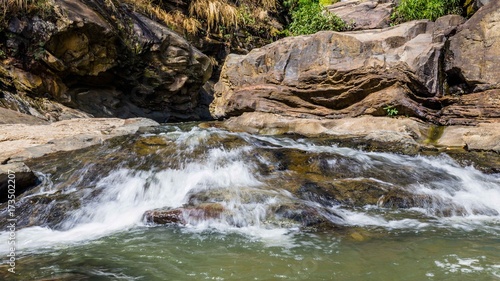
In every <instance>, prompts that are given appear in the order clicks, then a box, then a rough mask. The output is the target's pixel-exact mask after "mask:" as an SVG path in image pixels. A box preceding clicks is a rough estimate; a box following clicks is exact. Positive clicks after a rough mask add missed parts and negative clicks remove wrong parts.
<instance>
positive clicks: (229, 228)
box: [0, 127, 500, 280]
mask: <svg viewBox="0 0 500 281" xmlns="http://www.w3.org/2000/svg"><path fill="white" fill-rule="evenodd" d="M139 144H140V145H139ZM143 144H146V145H143ZM122 146H125V147H122ZM129 147H132V148H129ZM93 149H94V150H99V149H101V150H104V152H103V151H101V153H103V155H104V154H105V150H108V151H112V152H113V153H116V154H117V155H118V153H119V151H123V150H126V151H127V152H126V153H125V154H127V155H128V154H129V153H130V159H127V158H123V159H121V160H120V161H118V162H116V161H117V160H116V159H114V158H113V159H112V160H113V161H115V162H112V163H113V164H112V165H114V166H113V167H108V168H107V169H101V168H96V167H95V165H98V164H95V163H92V161H90V162H89V163H87V164H85V165H87V166H84V167H73V168H72V169H69V170H68V171H65V174H64V176H58V175H57V174H50V173H49V172H47V171H43V170H42V171H41V172H42V174H41V175H43V176H44V177H45V180H44V181H43V183H42V184H41V185H40V186H39V187H38V190H35V191H33V192H32V193H31V194H28V195H26V197H27V198H37V196H49V197H50V196H56V195H57V194H64V195H65V196H70V197H71V196H72V194H73V195H74V196H77V197H78V198H77V200H78V202H79V204H78V206H77V207H74V208H70V209H68V210H67V213H66V214H65V216H64V218H63V219H62V220H61V221H60V222H56V223H53V224H50V222H45V223H43V224H42V225H36V224H35V225H32V226H28V227H25V228H23V229H21V230H19V231H18V232H17V248H18V250H20V251H22V253H24V255H26V256H27V257H29V256H30V255H34V256H35V257H36V256H37V255H44V253H50V252H52V251H54V249H59V250H55V251H62V252H64V249H67V247H70V248H71V247H74V248H76V249H78V248H81V247H84V248H85V247H90V248H92V246H85V245H93V243H94V242H92V241H101V242H100V243H111V244H112V242H109V241H108V240H106V239H108V237H121V236H125V237H128V238H126V239H132V240H131V241H134V239H136V238H130V235H132V237H133V236H134V235H133V233H135V232H137V231H139V232H140V233H142V234H140V235H142V236H145V237H147V236H148V235H149V234H148V233H150V234H151V235H154V233H156V232H157V231H159V229H171V230H170V231H174V232H176V231H178V230H179V229H178V228H177V227H176V228H168V227H163V226H162V227H161V228H158V226H156V225H155V224H151V223H150V222H147V221H146V219H145V217H144V214H145V213H146V212H147V211H150V210H160V211H165V212H169V211H172V210H174V211H175V210H179V212H180V213H181V215H179V216H180V217H181V219H182V223H180V227H181V228H180V231H181V234H179V235H188V236H190V235H201V236H194V237H205V236H204V235H207V234H206V233H211V234H209V235H212V236H216V237H220V235H222V237H226V238H224V239H229V240H231V239H233V240H234V239H236V238H234V236H233V235H242V236H241V237H244V238H237V239H236V240H234V241H239V240H238V239H248V241H254V242H252V243H263V242H264V244H265V245H267V246H266V247H270V248H268V249H272V248H273V247H281V248H282V249H285V250H283V251H285V252H283V253H282V254H280V255H278V256H280V257H281V258H282V259H286V258H287V257H288V254H289V251H299V252H300V251H301V250H297V249H302V248H304V249H307V248H308V247H313V248H314V249H317V251H319V252H318V253H317V254H318V260H317V263H320V264H321V262H320V261H322V260H323V261H326V260H328V259H327V258H322V257H323V256H324V255H327V252H325V251H326V248H328V247H334V248H335V247H337V246H332V245H337V243H338V241H335V242H332V241H330V240H328V239H326V240H322V239H323V238H321V239H320V240H321V241H320V242H318V241H316V242H314V241H315V239H316V238H313V237H314V235H313V236H307V235H306V236H304V233H302V232H301V231H300V229H303V230H307V231H311V230H321V231H322V232H324V231H326V232H327V233H337V234H336V235H340V237H351V238H353V239H355V240H356V239H357V240H364V239H366V238H367V237H368V238H369V237H371V236H374V237H378V236H379V235H381V234H380V233H393V232H396V233H399V234H398V235H401V234H405V235H409V234H408V233H428V234H429V235H431V236H433V235H434V234H433V233H436V232H440V231H445V232H448V233H449V232H451V233H460V232H463V233H479V234H478V235H480V236H487V237H489V238H488V239H493V240H496V241H498V239H500V238H499V237H500V175H498V174H484V173H482V172H480V171H478V170H476V169H474V168H473V167H461V166H460V165H459V164H457V163H456V162H455V161H454V160H453V159H451V158H450V157H448V156H446V155H442V156H435V157H428V156H405V155H396V154H390V153H376V152H363V151H359V150H355V149H350V148H343V147H338V146H336V145H325V144H317V143H314V141H313V140H304V139H292V138H282V137H280V138H278V137H267V136H254V135H249V134H244V133H241V134H237V133H229V132H225V131H222V130H218V129H205V130H203V129H199V128H193V129H191V130H187V131H182V130H180V129H178V128H176V127H166V128H164V130H163V131H161V132H156V133H148V134H143V135H141V136H138V137H137V138H135V139H133V140H132V141H130V142H129V143H125V144H120V145H119V146H115V147H111V148H110V147H102V148H93ZM127 149H128V150H127ZM129 150H130V151H129ZM144 151H145V152H144ZM82 153H83V152H82ZM85 153H87V154H89V155H91V154H93V153H95V152H93V151H92V150H90V151H87V152H85ZM98 154H99V153H96V155H98ZM117 157H118V156H117ZM110 159H111V158H110ZM110 161H111V160H110ZM82 162H83V163H86V162H85V161H82ZM110 163H111V162H110ZM96 171H97V173H99V174H93V175H89V173H95V172H96ZM79 173H82V177H78V176H77V175H79ZM91 176H92V177H94V178H95V180H89V179H87V178H88V177H91ZM75 177H76V178H77V179H76V180H75ZM353 186H354V187H356V188H353ZM358 187H361V189H357V188H358ZM372 197H373V198H372ZM52 198H54V199H53V200H54V202H55V201H56V200H57V197H52ZM25 201H27V199H26V200H25ZM25 201H22V202H25ZM22 202H21V203H22ZM24 204H26V203H24ZM210 204H217V206H218V207H217V208H220V210H219V209H218V210H219V211H218V212H219V213H217V215H206V214H204V213H203V209H201V208H200V207H199V206H207V205H208V206H211V205H210ZM179 212H178V213H179ZM193 214H194V215H193ZM35 221H36V220H35ZM172 229H174V230H172ZM336 229H341V231H340V232H339V230H336ZM360 229H364V230H362V231H361V230H360ZM360 231H361V232H360ZM365 232H368V234H367V233H365ZM369 232H372V234H369ZM130 233H132V234H130ZM342 233H343V234H342ZM360 233H361V234H360ZM7 235H8V233H6V232H4V233H2V234H1V235H0V239H2V240H6V239H7V238H6V237H7ZM169 235H172V234H169ZM176 235H177V234H175V235H174V236H176ZM311 235H312V234H311ZM342 235H344V236H342ZM414 235H416V234H414ZM419 235H420V234H419ZM153 237H156V236H153ZM176 237H177V236H176ZM304 237H308V238H304ZM360 237H361V238H360ZM358 238H359V239H358ZM103 239H104V240H103ZM124 239H125V238H124ZM176 239H178V238H176ZM204 239H206V238H204ZM339 239H342V238H339ZM233 240H231V241H233ZM103 241H104V242H103ZM105 241H108V242H105ZM127 241H128V240H127ZM234 241H233V242H232V243H236V244H238V243H239V242H234ZM240 242H241V241H240ZM384 242H385V243H388V242H387V241H385V240H384ZM127 243H128V242H127ZM141 243H143V242H141ZM245 243H246V242H245ZM248 243H250V242H248ZM325 243H326V244H325ZM332 243H333V244H332ZM488 243H489V242H488ZM236 244H233V246H232V247H235V245H236ZM141 245H142V244H141ZM308 245H309V246H308ZM311 245H312V246H311ZM326 245H330V246H326ZM2 246H4V245H2ZM141 247H145V248H149V246H145V245H142V246H141ZM252 247H254V246H252ZM339 247H340V246H339ZM2 249H3V248H2ZM92 249H93V250H92V251H94V250H95V249H94V248H92ZM291 249H295V250H291ZM318 249H321V250H318ZM6 252H7V249H4V250H2V254H4V253H6ZM268 254H269V253H268ZM270 255H271V256H272V255H273V254H270ZM297 255H298V254H294V255H292V256H293V257H292V258H293V259H297ZM301 255H306V256H307V254H301ZM451 255H453V253H452V254H451ZM299 256H300V255H299ZM497 258H498V259H497ZM470 259H472V260H473V261H470ZM481 259H482V258H478V257H477V256H474V257H472V258H471V257H469V260H468V262H469V264H468V265H467V264H463V263H464V260H466V261H467V257H465V258H462V257H460V256H446V257H443V258H442V259H440V260H433V265H434V266H436V267H437V268H441V269H442V272H441V273H442V274H449V273H450V272H451V271H450V270H452V269H453V267H454V266H455V267H456V268H458V269H457V270H458V272H460V270H461V269H462V267H463V266H465V267H467V270H472V271H471V272H473V273H478V272H483V271H484V272H486V275H485V276H487V278H493V277H495V276H498V275H500V273H499V272H500V258H499V257H498V256H496V257H495V256H493V257H489V259H487V258H486V257H485V258H484V259H485V260H487V261H484V262H481ZM313 260H314V259H313ZM450 260H456V261H457V263H453V262H450ZM475 262H477V263H481V264H482V265H481V266H479V265H477V264H476V265H474V263H475ZM460 263H462V264H460ZM457 264H458V265H457ZM457 266H458V267H457ZM474 266H475V267H474ZM480 267H481V268H482V269H483V270H479V269H478V268H480ZM450 268H451V269H450ZM471 268H472V269H471ZM474 268H475V269H474ZM445 271H446V272H448V273H445ZM89 274H90V273H89ZM92 274H95V275H99V276H101V277H102V276H107V275H106V274H104V273H103V274H101V273H99V274H98V273H95V272H94V273H92ZM179 274H180V273H179ZM182 274H184V273H182ZM182 274H180V275H179V276H183V275H182ZM186 274H187V273H186ZM426 274H427V275H425V278H431V277H433V276H434V275H435V273H432V272H430V273H429V272H426ZM42 275H43V274H42ZM195 275H196V274H195ZM112 276H114V277H112V278H111V277H110V279H113V278H115V279H116V278H117V277H116V275H112ZM145 276H148V275H147V274H146V275H145ZM151 276H156V275H154V274H153V275H151ZM151 276H150V277H146V278H153V277H151ZM186 276H189V274H187V275H186ZM196 276H198V277H200V276H201V275H196ZM276 276H278V277H279V276H281V275H280V274H276ZM276 276H275V277H276ZM283 276H286V277H287V278H289V277H290V274H283ZM318 276H319V275H318ZM326 276H328V275H326ZM346 276H347V275H346ZM350 276H351V277H353V276H354V277H355V275H350ZM108 277H109V276H108ZM278 277H276V278H278ZM421 277H423V276H421ZM154 278H157V277H154ZM154 278H153V279H151V280H154ZM179 278H180V277H179ZM283 278H285V277H283ZM317 278H318V279H317V280H321V278H326V277H321V278H320V277H317ZM425 278H424V279H425ZM125 279H126V278H125ZM132 279H133V278H132ZM132 279H131V280H132ZM181 279H189V278H188V277H186V278H184V277H182V278H181ZM103 280H108V279H106V278H104V279H103ZM113 280H114V279H113ZM147 280H149V279H147ZM158 280H162V279H161V278H160V279H158ZM377 280H378V279H377ZM380 280H382V279H380ZM408 280H422V279H418V278H408ZM478 280H479V279H478Z"/></svg>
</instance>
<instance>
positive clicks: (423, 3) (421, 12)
mask: <svg viewBox="0 0 500 281" xmlns="http://www.w3.org/2000/svg"><path fill="white" fill-rule="evenodd" d="M461 12H462V9H461V6H460V0H401V2H400V3H399V5H398V6H397V7H396V9H395V10H394V13H393V14H392V20H393V22H394V23H396V24H397V23H401V22H406V21H411V20H419V19H429V20H432V21H434V20H436V19H437V18H439V17H441V16H444V15H448V14H461Z"/></svg>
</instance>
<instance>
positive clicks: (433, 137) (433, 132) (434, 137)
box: [424, 126, 445, 145]
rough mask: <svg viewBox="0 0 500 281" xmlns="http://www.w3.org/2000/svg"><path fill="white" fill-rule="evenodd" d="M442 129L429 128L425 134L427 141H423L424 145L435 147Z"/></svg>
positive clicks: (441, 127)
mask: <svg viewBox="0 0 500 281" xmlns="http://www.w3.org/2000/svg"><path fill="white" fill-rule="evenodd" d="M444 128H445V127H444V126H431V127H430V128H429V132H428V134H427V139H426V140H425V141H424V143H425V144H433V145H435V144H436V143H437V141H438V140H439V139H440V138H441V136H442V135H443V132H444Z"/></svg>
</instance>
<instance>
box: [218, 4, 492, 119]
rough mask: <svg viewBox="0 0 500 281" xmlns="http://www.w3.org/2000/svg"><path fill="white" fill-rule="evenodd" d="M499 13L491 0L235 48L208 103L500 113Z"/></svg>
mask: <svg viewBox="0 0 500 281" xmlns="http://www.w3.org/2000/svg"><path fill="white" fill-rule="evenodd" d="M350 3H351V1H347V2H342V3H340V4H338V7H348V5H351V4H352V3H351V4H350ZM353 3H354V2H353ZM356 3H358V2H356ZM367 3H369V2H359V3H358V4H359V5H368V4H367ZM498 21H500V2H498V1H492V2H489V3H487V4H485V5H484V6H483V7H482V8H480V10H479V11H478V12H477V13H476V14H474V16H473V17H472V18H471V19H470V20H468V21H467V22H466V23H465V24H464V22H465V19H463V18H462V17H460V16H456V15H449V16H445V17H442V18H439V19H437V20H436V22H429V21H413V22H408V23H404V24H401V25H398V26H395V27H390V28H386V29H382V30H363V31H355V32H345V33H336V32H319V33H316V34H314V35H310V36H299V37H294V38H285V39H283V40H280V41H277V42H275V43H273V44H270V45H268V46H265V47H263V48H261V49H256V50H253V51H252V52H250V53H249V54H248V55H246V56H236V55H233V56H230V57H229V58H228V59H227V60H226V63H225V65H224V68H223V72H222V75H221V80H220V81H219V83H218V84H217V85H216V87H215V100H214V102H213V103H212V105H211V109H210V110H211V113H212V116H214V117H215V118H219V119H220V118H227V117H232V116H239V115H241V114H242V113H244V112H263V113H275V114H280V115H283V116H289V117H295V118H328V119H338V118H346V117H356V116H362V115H373V116H385V115H404V116H407V117H416V118H419V119H421V120H423V121H426V122H430V123H434V124H437V125H476V124H479V123H490V122H498V121H499V120H500V119H499V117H500V114H499V112H500V102H499V101H500V91H499V89H500V80H499V77H500V68H499V67H498V65H499V64H500V26H499V25H498V24H497V23H498Z"/></svg>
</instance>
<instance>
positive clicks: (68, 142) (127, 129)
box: [0, 118, 158, 163]
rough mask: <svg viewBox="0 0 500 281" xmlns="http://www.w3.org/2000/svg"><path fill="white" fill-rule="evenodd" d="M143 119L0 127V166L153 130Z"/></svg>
mask: <svg viewBox="0 0 500 281" xmlns="http://www.w3.org/2000/svg"><path fill="white" fill-rule="evenodd" d="M157 125H158V123H156V122H155V121H152V120H149V119H145V118H134V119H127V120H124V119H117V118H88V119H72V120H64V121H59V122H54V123H51V124H45V125H27V124H5V125H0V148H1V149H0V151H1V152H0V163H7V162H18V161H24V160H26V159H30V158H36V157H41V156H43V155H46V154H50V153H54V152H57V151H71V150H76V149H80V148H84V147H88V146H91V145H95V144H99V143H101V142H102V141H104V140H106V139H110V138H112V137H116V136H122V135H126V134H133V133H135V132H136V131H137V130H138V129H139V128H140V127H147V126H157Z"/></svg>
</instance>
